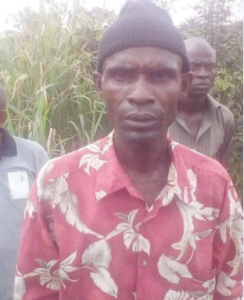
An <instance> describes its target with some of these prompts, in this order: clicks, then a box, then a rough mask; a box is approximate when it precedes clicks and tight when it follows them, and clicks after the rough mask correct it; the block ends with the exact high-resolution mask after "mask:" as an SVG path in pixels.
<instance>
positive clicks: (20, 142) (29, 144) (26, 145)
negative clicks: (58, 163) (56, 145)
mask: <svg viewBox="0 0 244 300" xmlns="http://www.w3.org/2000/svg"><path fill="white" fill-rule="evenodd" d="M13 138H14V140H15V143H16V145H17V148H18V150H19V151H21V150H23V151H25V152H26V151H27V152H33V151H34V152H37V153H38V154H40V153H46V151H45V150H44V148H43V147H42V146H41V145H40V144H38V143H37V142H34V141H31V140H27V139H24V138H20V137H16V136H13Z"/></svg>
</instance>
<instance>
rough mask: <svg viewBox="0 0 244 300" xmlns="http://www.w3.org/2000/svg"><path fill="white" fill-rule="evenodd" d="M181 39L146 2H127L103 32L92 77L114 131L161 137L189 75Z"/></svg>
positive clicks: (138, 137)
mask: <svg viewBox="0 0 244 300" xmlns="http://www.w3.org/2000/svg"><path fill="white" fill-rule="evenodd" d="M188 71H189V64H188V60H187V56H186V51H185V46H184V42H183V40H182V38H181V36H180V34H179V32H178V31H177V30H176V28H175V27H174V25H173V23H172V21H171V19H170V17H169V15H168V14H167V12H165V11H164V10H163V9H161V8H158V7H157V6H155V5H154V4H153V3H152V2H150V1H145V0H144V1H128V2H127V3H126V4H125V6H124V8H123V9H122V10H121V13H120V16H119V19H118V20H117V21H116V22H115V23H114V24H113V25H112V26H111V27H110V28H109V29H108V30H107V31H106V32H105V35H104V37H103V39H102V41H101V43H100V47H99V51H98V72H96V73H95V74H94V80H95V83H96V86H97V87H98V90H99V91H100V94H101V96H102V97H103V98H105V99H106V104H107V113H108V116H109V118H110V120H111V121H112V123H113V125H114V128H115V136H116V135H117V136H118V135H119V136H120V137H121V138H122V139H126V140H127V141H128V140H129V141H131V142H139V141H141V142H143V143H145V142H149V141H150V140H152V139H154V140H155V139H156V138H162V137H163V136H166V134H167V128H168V127H169V126H170V124H171V123H172V122H173V120H174V117H175V113H176V110H177V102H178V99H179V97H180V96H184V95H185V94H186V93H187V92H188V88H189V82H190V80H191V77H190V75H189V73H188Z"/></svg>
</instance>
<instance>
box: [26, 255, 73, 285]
mask: <svg viewBox="0 0 244 300" xmlns="http://www.w3.org/2000/svg"><path fill="white" fill-rule="evenodd" d="M75 257H76V251H75V252H74V253H72V254H71V255H70V256H69V257H67V258H66V259H64V260H63V261H62V262H61V263H60V269H57V266H58V260H51V261H49V262H48V263H46V262H45V261H43V260H41V259H36V262H37V263H38V264H39V265H40V267H41V268H37V269H35V270H34V271H33V272H30V273H27V274H25V275H24V276H23V278H28V277H32V276H40V280H39V281H40V285H41V286H44V285H45V286H46V287H47V288H48V289H51V290H54V291H59V289H60V284H62V285H63V287H64V288H66V285H65V281H72V282H75V281H78V279H77V280H73V279H71V278H70V277H69V276H68V274H67V273H69V272H73V271H75V270H77V269H78V268H77V267H73V266H72V263H73V261H74V259H75ZM53 268H54V270H53ZM55 268H56V269H55Z"/></svg>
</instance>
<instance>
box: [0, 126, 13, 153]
mask: <svg viewBox="0 0 244 300" xmlns="http://www.w3.org/2000/svg"><path fill="white" fill-rule="evenodd" d="M0 132H1V133H2V137H3V144H2V149H1V155H2V156H15V155H17V146H16V142H15V140H14V138H13V137H12V136H11V135H10V134H9V133H8V131H7V130H6V129H4V128H0Z"/></svg>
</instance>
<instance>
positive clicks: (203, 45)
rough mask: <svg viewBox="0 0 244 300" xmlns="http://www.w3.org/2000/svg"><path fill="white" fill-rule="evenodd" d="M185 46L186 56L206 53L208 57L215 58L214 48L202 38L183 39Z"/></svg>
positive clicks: (198, 55) (197, 55)
mask: <svg viewBox="0 0 244 300" xmlns="http://www.w3.org/2000/svg"><path fill="white" fill-rule="evenodd" d="M185 46H186V52H187V55H188V58H191V57H200V56H202V55H204V56H205V55H206V56H208V57H209V59H213V60H215V59H216V52H215V50H214V49H213V48H212V47H211V46H210V45H209V44H208V43H207V42H206V41H204V40H201V39H189V40H186V41H185Z"/></svg>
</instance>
